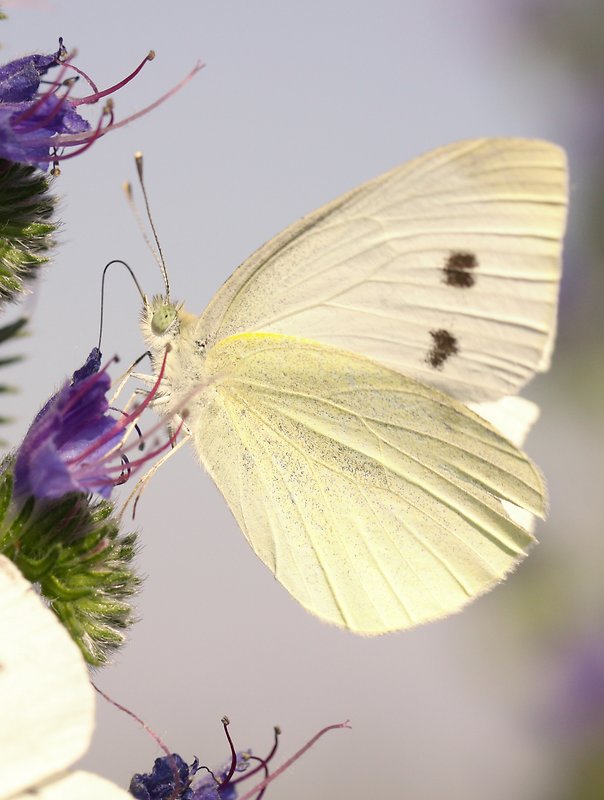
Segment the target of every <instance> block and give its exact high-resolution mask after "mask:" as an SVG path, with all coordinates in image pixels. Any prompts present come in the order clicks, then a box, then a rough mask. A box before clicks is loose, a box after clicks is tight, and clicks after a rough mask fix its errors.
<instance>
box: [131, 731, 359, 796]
mask: <svg viewBox="0 0 604 800" xmlns="http://www.w3.org/2000/svg"><path fill="white" fill-rule="evenodd" d="M222 725H223V727H224V732H225V735H226V737H227V741H228V743H229V748H230V750H231V758H230V760H229V761H228V763H227V764H225V765H224V766H223V767H221V768H220V769H218V770H214V772H211V771H210V770H209V769H208V768H207V767H203V766H200V764H199V759H197V758H196V759H195V760H194V761H193V763H192V764H191V765H190V766H189V765H187V763H186V762H185V761H184V760H183V759H182V758H181V757H180V756H179V755H178V754H177V753H171V754H170V753H169V751H168V750H167V749H166V747H165V745H163V744H162V747H163V748H164V752H165V753H166V754H167V755H165V756H162V757H161V758H156V759H155V763H154V764H153V770H152V771H151V772H150V773H147V774H142V775H139V774H137V775H134V776H133V778H132V780H131V781H130V794H132V795H133V796H134V797H135V798H136V799H137V800H236V799H237V784H239V783H241V782H242V781H245V780H249V779H250V778H253V777H254V776H258V777H260V776H259V773H260V774H261V775H262V776H263V779H261V782H260V783H259V784H257V785H256V786H254V787H253V788H252V789H251V790H248V791H247V792H246V794H245V797H251V796H252V794H255V795H256V800H260V798H261V797H262V796H263V795H264V792H265V791H266V788H267V786H268V785H269V783H271V782H272V781H273V779H274V778H276V777H277V776H278V775H280V774H281V773H282V772H284V771H285V770H286V769H287V768H288V767H290V766H291V765H292V764H293V763H294V762H296V761H297V760H298V759H299V758H300V757H301V756H303V755H304V753H306V751H307V750H309V749H310V748H311V747H312V746H313V745H314V744H315V742H316V741H318V740H319V739H320V738H321V737H322V736H323V735H324V734H325V733H327V731H331V730H335V729H336V728H348V727H349V725H348V722H342V723H340V724H338V725H328V726H327V727H326V728H323V729H322V730H320V731H319V732H318V733H316V734H315V735H314V736H313V737H312V738H311V739H310V740H309V741H308V742H307V743H306V744H305V745H304V746H303V747H301V748H300V749H299V750H298V752H297V753H294V755H293V756H292V757H291V758H289V759H288V760H287V761H286V762H285V764H282V765H281V766H280V767H279V768H278V769H277V770H276V771H275V772H274V773H272V774H270V773H269V766H268V765H269V762H270V761H271V759H272V758H273V756H274V755H275V753H276V751H277V745H278V742H279V735H280V733H281V731H280V730H279V728H275V729H274V732H275V739H274V741H273V746H272V748H271V750H270V752H269V753H268V755H267V756H266V758H258V757H257V756H253V755H252V754H251V752H250V751H247V752H239V753H238V752H237V751H236V750H235V746H234V744H233V740H232V739H231V735H230V733H229V730H228V726H229V720H228V717H223V718H222ZM154 738H155V737H154ZM156 741H160V743H161V740H158V739H156ZM252 764H253V766H252ZM202 770H203V771H204V774H203V777H201V778H198V777H196V776H197V775H198V774H199V773H201V772H202ZM241 772H245V775H238V774H237V773H241Z"/></svg>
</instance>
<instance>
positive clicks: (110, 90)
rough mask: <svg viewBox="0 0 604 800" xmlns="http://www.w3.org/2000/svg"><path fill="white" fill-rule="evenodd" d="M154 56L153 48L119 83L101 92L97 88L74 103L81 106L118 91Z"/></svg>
mask: <svg viewBox="0 0 604 800" xmlns="http://www.w3.org/2000/svg"><path fill="white" fill-rule="evenodd" d="M154 58H155V53H154V52H153V50H150V51H149V52H148V53H147V55H146V56H145V57H144V58H143V60H142V61H141V63H140V64H139V65H138V67H137V68H136V69H135V70H134V71H133V72H131V73H130V75H127V76H126V77H125V78H124V79H123V80H121V81H120V82H119V83H116V84H114V85H113V86H110V87H109V88H108V89H103V91H102V92H99V91H98V90H97V91H95V92H94V94H90V95H88V96H87V97H78V98H77V99H76V100H74V101H73V104H74V105H75V106H79V105H82V104H83V103H87V104H89V103H97V102H98V101H99V100H101V99H102V98H103V97H107V95H109V94H113V93H114V92H117V91H118V90H119V89H121V88H122V86H125V85H126V84H127V83H130V81H131V80H132V79H133V78H135V77H136V76H137V75H138V73H139V72H140V71H141V69H142V68H143V67H144V66H145V64H146V63H147V62H148V61H153V59H154Z"/></svg>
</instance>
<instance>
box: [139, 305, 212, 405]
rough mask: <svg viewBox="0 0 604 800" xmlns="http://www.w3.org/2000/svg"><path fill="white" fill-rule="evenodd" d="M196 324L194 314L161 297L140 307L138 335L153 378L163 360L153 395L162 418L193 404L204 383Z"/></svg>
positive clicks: (202, 359) (202, 348) (202, 345)
mask: <svg viewBox="0 0 604 800" xmlns="http://www.w3.org/2000/svg"><path fill="white" fill-rule="evenodd" d="M197 320H198V318H197V317H196V316H195V315H194V314H190V313H189V312H188V311H185V309H184V307H183V305H182V303H173V302H171V301H169V300H167V299H166V298H165V297H163V296H162V295H156V296H155V297H153V298H152V299H151V301H150V302H148V303H146V304H145V305H144V306H143V309H142V313H141V323H140V324H141V331H142V334H143V338H144V340H145V344H146V345H147V348H148V349H149V352H150V354H151V363H152V366H153V373H154V375H157V374H158V373H159V371H160V370H161V366H162V363H163V361H164V358H165V369H164V376H163V378H162V382H161V385H160V387H159V391H158V395H157V396H158V399H159V398H161V399H162V400H163V402H162V403H161V404H159V406H158V409H157V410H158V411H161V413H162V414H166V415H172V414H173V413H175V412H176V413H178V411H180V410H181V409H180V406H181V405H183V402H184V403H186V402H187V401H188V400H193V396H194V394H195V388H196V387H199V386H202V385H203V383H204V380H203V367H204V361H205V347H204V343H203V342H199V341H197V337H196V328H197ZM166 349H168V352H167V354H166Z"/></svg>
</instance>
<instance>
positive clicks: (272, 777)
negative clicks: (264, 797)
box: [239, 720, 350, 800]
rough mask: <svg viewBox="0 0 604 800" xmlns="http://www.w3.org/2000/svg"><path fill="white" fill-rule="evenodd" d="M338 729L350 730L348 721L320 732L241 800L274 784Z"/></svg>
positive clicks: (250, 798)
mask: <svg viewBox="0 0 604 800" xmlns="http://www.w3.org/2000/svg"><path fill="white" fill-rule="evenodd" d="M338 728H350V725H349V724H348V720H346V722H340V723H338V724H337V725H328V726H327V727H326V728H323V729H322V730H320V731H319V732H318V733H316V734H315V735H314V736H313V737H312V739H310V740H309V741H308V742H307V743H306V744H305V745H304V746H303V747H301V748H300V749H299V750H298V751H297V752H296V753H294V755H293V756H292V757H291V758H288V759H287V761H285V762H284V763H283V764H281V766H280V767H278V768H277V769H276V770H275V771H274V772H273V773H272V774H271V775H269V776H268V778H265V779H264V780H263V781H262V782H261V783H259V784H258V785H257V786H254V788H253V789H250V791H249V792H247V793H246V794H244V795H243V796H242V797H240V798H239V800H252V798H253V797H254V795H256V794H257V793H258V792H260V791H262V790H263V789H264V788H265V787H266V786H268V785H269V783H272V782H273V781H274V780H275V778H276V777H277V776H278V775H281V773H282V772H285V770H286V769H288V768H289V767H291V765H292V764H293V763H294V762H295V761H297V760H298V759H299V758H300V757H301V756H303V755H304V753H306V751H307V750H310V748H311V747H312V746H313V744H315V742H317V741H318V740H319V739H320V738H321V737H322V736H324V735H325V734H326V733H327V732H328V731H334V730H337V729H338Z"/></svg>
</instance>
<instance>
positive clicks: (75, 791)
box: [0, 556, 132, 800]
mask: <svg viewBox="0 0 604 800" xmlns="http://www.w3.org/2000/svg"><path fill="white" fill-rule="evenodd" d="M93 729H94V692H93V689H92V686H91V685H90V680H89V677H88V670H87V668H86V664H85V663H84V659H83V657H82V655H81V653H80V651H79V650H78V648H77V646H76V645H75V644H74V642H73V641H72V639H71V637H70V636H69V634H68V633H67V631H66V630H65V628H64V627H63V626H62V625H61V623H60V622H59V621H58V619H57V618H56V616H55V615H54V614H53V612H52V611H50V610H49V609H48V608H46V607H45V606H44V604H43V603H42V600H41V599H40V597H39V596H38V595H37V594H36V591H35V589H34V588H33V586H32V585H31V584H30V583H28V581H26V580H25V579H24V578H23V577H22V575H21V573H20V572H19V570H18V569H17V568H16V567H15V566H14V565H13V564H12V562H10V561H9V560H8V559H7V558H5V557H4V556H0V800H31V798H33V797H35V798H36V800H83V798H86V800H127V799H128V798H130V800H132V797H131V795H129V794H127V793H126V792H125V791H123V790H122V789H120V788H118V787H117V786H116V785H115V784H114V783H110V782H109V781H107V780H105V779H104V778H101V777H99V776H98V775H93V774H91V773H89V772H82V771H79V770H78V771H77V772H67V771H66V770H67V768H68V767H69V766H71V765H72V764H73V762H74V761H75V760H76V759H78V758H79V757H80V756H81V755H83V753H84V752H85V751H86V750H87V749H88V745H89V744H90V739H91V737H92V732H93Z"/></svg>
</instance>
